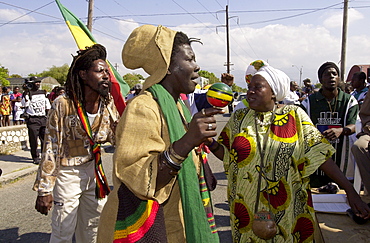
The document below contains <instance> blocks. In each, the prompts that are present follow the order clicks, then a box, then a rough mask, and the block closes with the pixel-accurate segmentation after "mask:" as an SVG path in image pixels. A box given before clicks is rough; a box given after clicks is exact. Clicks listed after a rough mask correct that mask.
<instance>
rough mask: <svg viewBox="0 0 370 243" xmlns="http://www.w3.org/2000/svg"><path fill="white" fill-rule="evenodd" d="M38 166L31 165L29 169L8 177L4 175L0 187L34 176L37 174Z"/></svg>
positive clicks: (23, 169)
mask: <svg viewBox="0 0 370 243" xmlns="http://www.w3.org/2000/svg"><path fill="white" fill-rule="evenodd" d="M37 169H38V166H36V165H34V164H30V166H29V167H26V168H22V169H20V170H18V171H14V172H11V173H9V174H6V175H2V176H1V177H0V187H1V186H3V185H6V184H9V183H12V182H14V181H17V180H18V179H20V178H22V177H25V176H28V175H31V174H34V173H36V172H37Z"/></svg>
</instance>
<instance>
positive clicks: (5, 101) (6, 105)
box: [0, 95, 10, 116]
mask: <svg viewBox="0 0 370 243" xmlns="http://www.w3.org/2000/svg"><path fill="white" fill-rule="evenodd" d="M0 112H1V114H2V115H3V116H9V115H10V96H9V95H3V96H2V98H1V105H0Z"/></svg>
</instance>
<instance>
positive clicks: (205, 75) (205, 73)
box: [198, 70, 220, 84]
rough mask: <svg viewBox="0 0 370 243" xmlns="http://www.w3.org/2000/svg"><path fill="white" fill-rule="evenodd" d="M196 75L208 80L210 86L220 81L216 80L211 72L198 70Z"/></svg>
mask: <svg viewBox="0 0 370 243" xmlns="http://www.w3.org/2000/svg"><path fill="white" fill-rule="evenodd" d="M198 74H199V76H201V77H203V78H207V79H208V80H209V83H210V84H213V83H217V82H220V79H219V78H217V77H216V75H215V74H214V73H211V72H208V71H205V70H200V71H199V72H198Z"/></svg>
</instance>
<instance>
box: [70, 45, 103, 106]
mask: <svg viewBox="0 0 370 243" xmlns="http://www.w3.org/2000/svg"><path fill="white" fill-rule="evenodd" d="M72 56H73V55H72ZM106 58H107V51H106V49H105V47H104V46H102V45H100V44H95V45H93V46H91V47H86V49H85V50H79V51H77V56H73V61H72V64H71V67H70V68H69V71H68V75H67V81H66V83H65V84H64V86H65V90H66V94H67V95H68V97H69V98H71V99H72V100H73V101H74V102H76V101H77V102H81V103H84V102H85V96H84V82H83V80H82V79H81V77H80V75H79V71H81V70H85V71H86V70H88V69H89V68H91V67H92V65H93V62H94V61H96V60H98V59H102V60H105V59H106ZM103 99H105V100H104V103H108V102H109V96H107V97H105V98H104V97H103ZM75 105H77V104H75Z"/></svg>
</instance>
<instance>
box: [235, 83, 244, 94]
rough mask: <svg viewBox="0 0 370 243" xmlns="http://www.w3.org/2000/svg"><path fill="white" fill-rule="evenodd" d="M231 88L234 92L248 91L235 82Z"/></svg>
mask: <svg viewBox="0 0 370 243" xmlns="http://www.w3.org/2000/svg"><path fill="white" fill-rule="evenodd" d="M231 89H232V91H233V92H239V93H246V92H247V89H246V88H242V87H239V86H238V85H236V84H235V83H234V84H233V85H232V86H231Z"/></svg>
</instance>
